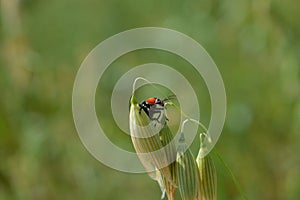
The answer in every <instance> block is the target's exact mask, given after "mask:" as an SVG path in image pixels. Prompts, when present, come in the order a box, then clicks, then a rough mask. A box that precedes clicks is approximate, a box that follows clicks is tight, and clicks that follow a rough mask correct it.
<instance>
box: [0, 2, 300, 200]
mask: <svg viewBox="0 0 300 200" xmlns="http://www.w3.org/2000/svg"><path fill="white" fill-rule="evenodd" d="M0 2H1V4H0V6H1V7H0V18H1V22H0V51H1V54H0V55H1V57H0V91H1V93H0V137H1V138H0V148H1V150H0V159H1V160H0V199H1V200H2V199H5V200H6V199H105V200H106V199H111V200H114V199H143V200H148V199H149V200H152V199H159V198H160V189H159V187H158V186H157V184H156V183H155V182H154V181H152V180H151V179H150V178H149V177H148V176H147V175H146V174H138V175H137V174H126V173H122V172H118V171H115V170H113V169H110V168H108V167H106V166H104V165H103V164H101V163H100V162H98V161H97V160H96V159H94V158H93V157H92V156H91V155H90V154H89V153H88V152H87V150H86V149H85V148H84V146H83V145H82V144H81V142H80V140H79V137H78V135H77V132H76V130H75V126H74V123H73V119H72V109H71V101H72V86H73V81H74V78H75V75H76V72H77V70H78V68H79V66H80V64H81V62H82V61H83V59H84V58H85V56H86V55H87V54H88V53H89V51H91V50H92V49H93V48H94V47H95V46H96V45H97V44H98V43H99V42H101V41H103V40H105V39H106V38H108V37H109V36H112V35H114V34H117V33H119V32H121V31H124V30H127V29H131V28H136V27H143V26H158V27H166V28H171V29H174V30H177V31H180V32H183V33H185V34H187V35H189V36H191V37H192V38H194V39H195V40H197V41H198V42H199V43H201V44H202V45H203V46H204V47H205V49H206V50H207V51H208V52H209V54H210V55H211V57H212V58H213V59H214V61H215V62H216V64H217V66H218V67H219V70H220V72H221V74H222V76H223V79H224V83H225V86H226V92H227V101H228V106H227V109H228V110H227V111H228V112H227V119H226V124H225V127H224V130H223V133H222V135H221V137H220V140H219V141H218V143H217V145H216V147H217V149H218V151H219V152H220V153H221V154H222V156H223V158H224V160H225V161H227V163H228V165H229V167H230V168H231V169H232V171H233V172H234V174H235V175H236V176H237V178H238V180H239V181H240V183H241V186H242V188H243V189H244V190H245V192H246V194H247V196H248V197H249V199H271V200H277V199H280V200H281V199H284V200H285V199H299V196H300V156H299V152H300V134H299V132H300V123H299V122H300V101H299V98H300V96H299V95H300V94H299V92H300V56H299V55H300V23H299V19H300V14H299V8H300V1H296V0H287V1H279V0H266V1H259V0H253V1H250V0H248V1H240V0H229V1H217V0H200V1H194V0H193V1H186V2H183V1H179V0H173V1H158V0H153V1H146V0H141V1H131V0H128V1H121V0H119V1H116V0H111V1H96V0H85V1H83V0H72V1H67V0H52V1H46V0H0ZM126 56H127V57H126ZM126 56H125V57H124V58H120V60H117V61H116V62H115V63H114V64H113V65H112V68H111V70H108V71H107V72H106V73H107V75H108V77H109V78H107V79H103V80H101V81H102V83H103V85H104V91H106V95H102V96H100V97H99V96H98V97H97V99H99V102H100V105H101V104H102V103H105V102H107V103H109V102H110V101H109V98H110V95H111V89H112V88H113V85H114V83H115V81H116V80H117V79H118V77H120V76H121V75H122V73H124V71H125V72H126V70H129V69H130V67H132V66H135V65H138V64H142V63H146V62H150V61H151V62H158V63H159V62H161V63H165V64H169V65H170V66H172V65H174V68H176V69H178V70H180V72H182V73H183V74H184V75H185V76H186V77H190V78H191V79H192V81H194V82H197V81H198V79H199V81H200V83H201V84H199V87H195V88H194V89H195V90H196V91H198V92H199V93H201V92H202V93H203V91H207V89H206V88H205V85H204V84H203V81H202V80H200V79H201V78H200V77H195V76H193V77H191V75H192V74H194V73H193V72H194V71H193V69H192V67H191V66H189V65H188V64H187V63H185V61H183V60H182V59H179V58H178V57H176V56H175V55H172V54H168V53H166V52H159V51H154V50H145V51H144V52H133V53H131V54H129V55H126ZM121 66H127V68H122V67H121ZM101 81H100V82H101ZM201 81H202V82H201ZM101 94H103V93H101ZM104 94H105V93H104ZM198 97H199V98H200V99H201V102H202V103H201V105H200V106H201V111H203V112H202V113H201V116H202V117H203V123H204V124H206V125H207V124H208V122H209V117H210V114H209V111H210V102H209V98H208V95H207V94H206V95H203V97H202V96H198ZM126 106H127V101H126ZM99 109H100V111H99V112H100V113H102V112H106V113H107V112H110V110H108V109H107V108H106V109H107V110H101V108H99ZM104 120H105V115H104ZM110 122H111V115H110V114H109V115H108V119H107V120H106V126H107V128H109V129H110V131H111V133H114V132H118V131H120V130H119V129H118V128H117V127H116V126H115V124H114V123H113V122H111V125H109V123H110ZM107 124H108V125H107ZM119 135H122V134H119ZM112 140H115V141H116V142H118V141H119V142H118V143H120V146H122V145H123V146H124V145H125V147H126V148H129V149H130V148H131V149H132V145H131V143H130V140H129V139H128V137H126V136H125V135H123V136H120V138H118V137H113V134H112ZM122 141H129V142H122ZM216 166H217V170H218V199H224V200H226V199H241V197H240V194H239V193H238V191H237V189H236V188H235V186H234V184H233V182H232V180H231V179H230V178H229V176H228V174H227V172H226V170H225V169H224V167H223V166H222V165H221V164H220V163H219V162H218V161H217V160H216Z"/></svg>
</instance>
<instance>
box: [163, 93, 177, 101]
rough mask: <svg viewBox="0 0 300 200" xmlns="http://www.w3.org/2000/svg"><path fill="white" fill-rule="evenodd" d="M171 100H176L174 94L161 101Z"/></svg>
mask: <svg viewBox="0 0 300 200" xmlns="http://www.w3.org/2000/svg"><path fill="white" fill-rule="evenodd" d="M172 99H177V97H176V95H175V94H172V95H170V96H168V97H167V98H165V99H163V101H168V100H172Z"/></svg>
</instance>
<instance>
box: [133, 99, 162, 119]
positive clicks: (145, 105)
mask: <svg viewBox="0 0 300 200" xmlns="http://www.w3.org/2000/svg"><path fill="white" fill-rule="evenodd" d="M164 100H165V99H164ZM164 100H160V99H159V98H157V97H152V98H149V99H146V100H145V101H143V102H142V103H140V104H139V106H140V110H139V113H140V114H141V112H142V110H144V111H145V113H146V114H147V115H148V116H149V117H150V113H149V111H150V108H151V106H153V105H155V104H157V105H161V106H162V107H163V106H164Z"/></svg>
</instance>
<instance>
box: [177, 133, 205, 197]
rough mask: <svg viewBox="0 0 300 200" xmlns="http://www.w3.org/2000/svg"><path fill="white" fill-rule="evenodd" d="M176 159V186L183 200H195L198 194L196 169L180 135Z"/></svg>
mask: <svg viewBox="0 0 300 200" xmlns="http://www.w3.org/2000/svg"><path fill="white" fill-rule="evenodd" d="M179 142H180V143H179V145H178V150H177V151H178V152H177V158H176V176H177V185H178V188H179V191H180V195H181V198H182V199H183V200H195V199H197V198H198V196H199V194H200V186H199V175H198V167H197V164H196V161H195V158H194V156H193V154H192V152H191V151H190V150H189V149H186V144H185V142H184V137H183V135H182V137H181V139H180V141H179Z"/></svg>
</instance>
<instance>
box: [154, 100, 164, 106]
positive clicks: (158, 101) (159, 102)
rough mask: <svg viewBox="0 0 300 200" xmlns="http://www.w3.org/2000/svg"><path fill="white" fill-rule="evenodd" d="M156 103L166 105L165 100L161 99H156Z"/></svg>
mask: <svg viewBox="0 0 300 200" xmlns="http://www.w3.org/2000/svg"><path fill="white" fill-rule="evenodd" d="M155 104H159V105H161V106H163V105H164V103H163V101H162V100H160V99H158V98H157V99H155Z"/></svg>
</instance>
